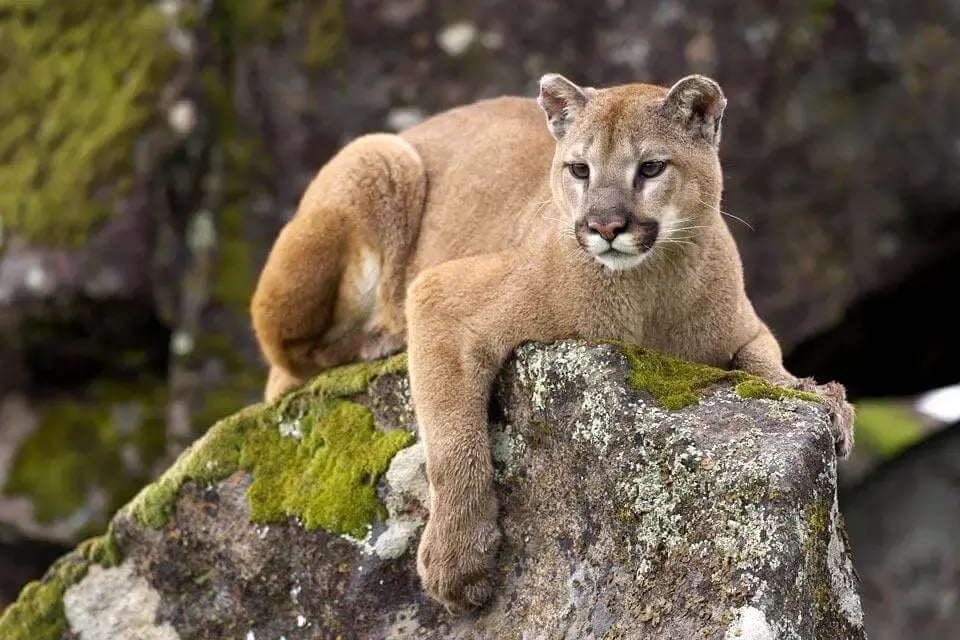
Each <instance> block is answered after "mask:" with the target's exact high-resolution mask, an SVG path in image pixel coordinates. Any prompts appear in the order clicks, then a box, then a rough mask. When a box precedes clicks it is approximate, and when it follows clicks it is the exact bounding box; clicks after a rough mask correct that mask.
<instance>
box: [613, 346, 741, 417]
mask: <svg viewBox="0 0 960 640" xmlns="http://www.w3.org/2000/svg"><path fill="white" fill-rule="evenodd" d="M618 346H619V347H620V348H621V349H622V350H623V353H624V355H626V356H627V360H628V361H629V363H630V374H629V376H628V378H627V381H628V382H629V383H630V386H632V387H633V388H634V389H645V390H646V391H648V392H649V393H650V395H652V396H653V397H654V398H656V399H657V401H658V402H659V403H660V404H662V405H663V406H664V407H665V408H667V409H682V408H683V407H686V406H687V405H690V404H693V403H695V402H696V401H697V400H698V399H699V397H700V393H701V392H702V391H703V390H704V389H706V388H708V387H710V386H712V385H715V384H717V383H718V382H723V381H725V380H736V379H738V377H737V376H738V374H737V373H735V372H732V371H724V370H722V369H716V368H714V367H708V366H706V365H703V364H697V363H693V362H687V361H686V360H680V359H679V358H671V357H669V356H665V355H661V354H659V353H655V352H653V351H650V350H648V349H643V348H641V347H638V346H636V345H632V344H625V343H618Z"/></svg>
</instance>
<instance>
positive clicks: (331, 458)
mask: <svg viewBox="0 0 960 640" xmlns="http://www.w3.org/2000/svg"><path fill="white" fill-rule="evenodd" d="M296 424H297V427H298V428H299V429H301V430H302V432H303V437H302V438H301V439H299V440H297V439H294V438H289V437H286V438H285V437H283V436H281V435H280V432H279V431H278V430H277V429H275V428H274V429H259V430H257V431H255V432H253V433H251V434H250V436H249V437H248V439H247V442H246V443H245V446H244V447H243V453H242V456H241V459H240V465H241V466H242V467H243V468H244V469H248V470H249V471H251V472H252V474H253V478H254V480H253V484H252V485H251V486H250V490H249V494H248V495H249V498H250V507H251V512H252V516H253V519H254V520H256V521H258V522H282V521H284V520H286V519H287V518H288V517H289V516H293V515H296V516H299V517H300V519H301V521H302V522H303V525H304V527H306V528H307V529H315V528H322V529H325V530H327V531H333V532H336V533H348V534H350V535H352V536H354V537H357V538H362V537H364V535H366V528H367V525H368V524H369V523H370V522H371V521H372V520H373V518H374V517H375V516H379V517H381V518H386V510H385V509H384V507H383V506H382V505H381V504H380V502H379V500H378V499H377V479H378V478H379V477H380V475H381V474H383V472H385V471H386V470H387V465H388V464H389V463H390V460H392V459H393V456H394V455H395V454H396V453H397V451H399V450H400V449H402V448H404V447H406V446H409V445H410V444H412V442H413V435H412V434H410V433H409V432H408V431H392V432H390V433H387V434H384V433H382V432H380V431H378V430H377V429H376V428H375V427H374V424H373V414H371V413H370V410H369V409H367V408H366V407H364V406H362V405H359V404H356V403H354V402H347V401H339V402H334V403H333V406H332V407H331V408H330V409H329V410H328V411H326V412H311V413H308V414H306V415H304V417H303V418H301V419H299V420H297V423H296Z"/></svg>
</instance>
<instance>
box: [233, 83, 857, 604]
mask: <svg viewBox="0 0 960 640" xmlns="http://www.w3.org/2000/svg"><path fill="white" fill-rule="evenodd" d="M538 105H539V106H538ZM725 106H726V99H725V97H724V95H723V92H722V90H721V88H720V86H719V85H718V84H717V83H716V82H715V81H713V80H711V79H709V78H705V77H703V76H688V77H686V78H683V79H681V80H680V81H678V82H677V83H676V84H674V85H673V87H671V88H669V89H668V88H665V87H661V86H655V85H649V84H629V85H623V86H615V87H610V88H602V89H595V88H590V87H580V86H577V85H576V84H574V83H573V82H571V81H570V80H568V79H566V78H564V77H563V76H561V75H557V74H549V75H546V76H544V77H543V78H542V79H541V81H540V95H539V98H538V99H537V100H533V99H528V98H520V97H501V98H496V99H489V100H483V101H478V102H475V103H473V104H470V105H466V106H462V107H459V108H455V109H451V110H449V111H446V112H443V113H440V114H437V115H435V116H433V117H431V118H428V119H427V120H425V121H424V122H422V123H420V124H418V125H416V126H413V127H412V128H409V129H407V130H405V131H402V132H400V133H398V134H383V133H378V134H371V135H365V136H362V137H359V138H357V139H355V140H354V141H353V142H351V143H349V144H347V145H346V146H344V147H343V148H342V149H341V150H340V151H339V152H338V153H337V154H336V155H335V156H334V157H333V158H331V159H330V160H329V161H328V162H327V163H326V164H325V165H324V166H323V167H322V168H321V169H320V171H319V172H318V174H317V176H316V177H315V178H314V180H313V181H312V183H311V184H310V185H309V187H308V188H307V190H306V192H305V194H304V195H303V197H302V200H301V202H300V205H299V208H298V211H297V213H296V215H295V216H294V217H293V218H292V219H291V220H290V221H289V222H288V223H287V225H286V226H285V227H284V229H283V230H282V231H281V233H280V234H279V236H278V238H277V239H276V242H275V244H274V246H273V248H272V249H271V252H270V255H269V257H268V259H267V262H266V265H265V266H264V268H263V271H262V273H261V275H260V278H259V282H258V285H257V288H256V292H255V294H254V296H253V300H252V304H251V312H252V319H253V325H254V329H255V332H256V335H257V338H258V341H259V344H260V345H261V348H262V351H263V353H264V356H265V357H266V358H267V360H268V361H269V362H270V364H271V370H270V375H269V378H268V382H267V388H266V398H267V399H268V400H270V399H273V398H275V397H277V396H278V395H280V394H282V393H283V392H284V391H286V390H287V389H289V388H291V387H293V386H295V385H298V384H300V383H301V382H302V381H303V380H305V379H306V378H308V377H310V376H312V375H314V374H316V373H317V372H319V371H320V370H322V369H325V368H327V367H331V366H334V365H338V364H342V363H346V362H349V361H353V360H357V359H368V358H376V357H380V356H382V355H385V354H388V353H391V352H394V351H397V350H400V349H402V348H403V347H404V346H406V347H407V350H408V354H409V373H410V382H411V390H412V396H413V402H414V409H415V412H416V416H417V422H418V424H419V428H420V435H421V437H422V438H423V440H424V441H425V443H426V448H427V475H428V477H429V481H430V489H431V491H430V516H429V519H428V522H427V525H426V528H425V530H424V532H423V535H422V537H421V540H420V546H419V550H418V553H417V568H418V572H419V574H420V577H421V580H422V583H423V586H424V588H425V589H426V591H427V592H428V593H429V594H431V595H432V596H433V597H434V598H436V599H437V600H439V601H440V602H442V603H444V604H445V605H447V607H449V608H450V609H464V608H469V607H474V606H479V605H481V604H483V603H484V602H485V601H486V600H488V598H489V597H490V596H491V594H492V591H493V587H494V583H493V568H494V564H495V555H496V551H497V547H498V545H499V540H500V532H499V528H498V526H497V497H496V495H495V492H494V485H493V474H492V464H491V458H490V446H489V440H488V435H487V400H488V396H489V393H490V387H491V385H492V383H493V381H494V378H495V376H496V375H497V373H498V370H499V368H500V365H501V364H502V362H503V361H504V360H505V358H506V357H507V356H508V355H509V354H510V352H511V351H512V350H513V349H514V348H515V347H517V346H518V345H520V344H521V342H525V341H552V340H557V339H562V338H571V337H579V338H584V339H588V340H605V339H616V340H623V341H628V342H632V343H636V344H639V345H643V346H645V347H648V348H650V349H653V350H656V351H659V352H662V353H665V354H670V355H673V356H677V357H680V358H685V359H687V360H691V361H697V362H702V363H706V364H710V365H714V366H718V367H724V368H732V369H740V370H743V371H746V372H748V373H752V374H755V375H758V376H761V377H763V378H765V379H766V380H769V381H770V382H772V383H774V384H777V385H782V386H787V387H792V388H797V389H804V390H812V391H815V392H817V393H819V394H820V395H821V396H822V397H823V398H824V401H825V402H826V403H827V405H828V407H829V410H830V412H831V417H832V423H833V428H834V434H835V439H836V446H837V452H838V454H839V455H840V456H846V455H847V454H848V453H849V451H850V448H851V447H852V445H853V430H852V424H853V408H852V407H851V405H850V404H848V403H847V402H846V397H845V396H846V394H845V390H844V388H843V386H841V385H840V384H838V383H836V382H830V383H828V384H824V385H818V384H817V383H816V381H814V380H812V379H810V378H806V379H798V378H796V377H795V376H793V375H791V374H790V373H789V372H788V371H787V370H786V369H785V368H784V366H783V363H782V355H781V351H780V346H779V344H778V342H777V340H776V338H775V337H774V336H773V335H772V333H771V332H770V330H769V329H768V327H767V326H766V325H765V324H764V322H763V321H762V320H761V319H760V318H759V317H758V316H757V314H756V312H755V311H754V308H753V305H752V304H751V302H750V300H749V299H748V298H747V295H746V292H745V288H744V280H743V270H742V265H741V261H740V256H739V253H738V251H737V247H736V244H735V242H734V239H733V237H732V236H731V234H730V231H729V229H728V227H727V224H726V222H725V220H724V218H723V217H722V216H721V212H720V199H721V191H722V174H721V170H720V162H719V159H718V153H717V149H718V146H719V143H720V130H721V127H720V121H721V117H722V115H723V112H724V108H725ZM544 115H545V116H546V122H545V123H544ZM544 125H546V126H544Z"/></svg>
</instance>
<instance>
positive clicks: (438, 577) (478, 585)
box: [417, 511, 500, 613]
mask: <svg viewBox="0 0 960 640" xmlns="http://www.w3.org/2000/svg"><path fill="white" fill-rule="evenodd" d="M436 515H439V516H440V517H436V516H435V515H434V514H431V517H430V520H429V521H428V522H427V527H426V529H425V530H424V532H423V537H422V538H421V539H420V548H419V550H418V552H417V573H419V574H420V580H421V581H422V583H423V588H424V590H425V591H426V592H427V593H428V594H430V596H432V597H433V598H434V599H436V600H437V601H439V602H440V603H442V604H443V605H444V606H445V607H446V608H447V609H448V610H449V611H451V612H454V613H458V612H461V611H463V610H466V609H471V608H474V607H479V606H481V605H483V604H484V603H486V602H487V600H489V599H490V596H491V595H492V594H493V569H494V567H495V564H496V554H497V547H499V545H500V529H499V528H498V527H497V522H496V518H492V519H480V520H477V521H475V522H472V523H471V524H470V525H455V524H453V520H451V519H449V518H446V517H443V516H444V515H446V514H443V513H442V511H441V512H440V513H439V514H436Z"/></svg>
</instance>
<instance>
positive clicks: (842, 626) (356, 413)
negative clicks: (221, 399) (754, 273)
mask: <svg viewBox="0 0 960 640" xmlns="http://www.w3.org/2000/svg"><path fill="white" fill-rule="evenodd" d="M403 365H404V360H403V358H402V357H399V358H395V359H393V360H389V361H385V362H381V363H370V364H364V365H355V366H352V367H347V368H344V369H339V370H334V371H332V372H330V373H328V374H325V375H324V376H321V377H320V378H318V379H317V380H316V381H314V382H312V383H310V384H309V385H308V386H307V387H306V388H305V389H304V390H301V391H297V392H294V393H292V394H291V395H288V396H286V397H285V398H283V399H281V400H280V401H279V402H278V403H277V404H274V405H272V406H263V405H256V406H253V407H250V408H248V409H246V410H245V411H243V412H241V413H239V414H237V415H235V416H233V417H231V418H228V419H226V420H224V421H221V422H220V423H218V424H217V425H215V426H214V427H212V428H211V429H210V431H209V432H208V433H207V434H206V435H205V436H204V437H203V438H201V439H200V440H199V441H197V442H196V443H195V444H194V445H193V446H192V447H191V448H190V449H189V450H188V451H187V452H185V454H184V455H183V456H182V457H181V458H180V460H179V461H178V462H177V464H176V465H175V466H174V467H172V468H171V469H170V470H168V471H167V472H166V473H165V474H164V475H163V476H162V477H161V478H160V480H159V481H158V482H157V483H155V484H153V485H151V486H149V487H147V488H146V489H144V490H143V491H142V492H141V493H140V494H139V495H138V496H137V498H135V499H134V500H133V501H132V502H131V503H130V504H129V505H128V506H127V507H125V508H124V509H123V510H122V511H121V512H120V513H119V514H118V515H117V517H116V518H115V519H114V521H113V523H112V526H111V528H110V530H109V531H108V533H107V534H106V535H105V536H103V537H101V538H99V539H96V540H93V541H91V542H88V543H86V544H84V545H83V546H81V547H80V548H79V549H78V550H77V551H75V552H73V553H71V554H70V555H68V556H67V557H65V558H64V559H62V560H61V561H60V562H59V563H58V564H56V565H55V566H54V567H53V568H52V569H51V571H50V572H49V573H48V574H47V576H46V577H45V578H44V580H43V581H42V582H40V583H38V584H33V585H30V586H28V587H27V588H26V589H25V590H24V592H23V593H22V594H21V598H20V600H19V602H18V603H17V604H15V605H13V606H11V607H10V608H9V609H8V610H7V612H6V613H5V615H4V617H3V618H0V636H2V637H4V638H11V639H13V640H20V639H22V638H30V639H31V640H43V639H45V638H65V637H77V636H79V637H81V638H84V639H85V640H86V639H90V638H115V637H130V638H133V637H136V638H163V639H168V638H171V639H172V638H178V637H180V638H226V637H230V638H278V637H285V638H288V639H289V640H294V639H299V638H409V637H423V638H491V639H494V638H496V639H500V638H520V637H522V638H558V637H563V638H571V639H573V638H577V639H581V638H584V639H585V638H677V639H684V640H686V639H689V638H710V639H715V638H723V639H725V640H732V639H735V638H742V639H748V638H751V639H756V640H761V639H772V638H804V639H808V638H811V639H812V638H822V639H824V640H826V639H830V640H844V639H848V638H863V637H864V631H863V616H862V613H861V609H860V600H859V596H858V594H857V580H856V578H855V574H854V571H853V567H852V565H851V562H850V553H849V549H848V547H847V543H846V538H845V534H844V531H843V526H842V521H841V518H840V516H839V515H838V511H837V496H836V486H835V479H836V469H835V462H836V461H835V457H834V450H833V438H832V436H831V433H830V428H829V426H828V420H827V416H826V414H825V409H824V407H823V406H822V405H820V404H819V403H818V402H816V401H815V400H810V399H806V398H798V397H795V396H796V394H795V393H792V392H787V391H785V390H778V389H775V388H772V387H769V386H767V385H765V384H763V383H760V382H759V381H757V380H754V379H748V378H746V377H744V376H739V375H736V374H730V373H728V372H722V371H719V370H715V369H709V368H706V367H702V366H699V365H691V364H688V363H683V362H680V361H675V360H672V359H667V358H662V357H659V356H657V355H655V354H652V353H648V352H644V351H642V350H640V349H638V348H635V347H628V346H616V345H599V346H588V345H585V344H582V343H578V342H560V343H556V344H553V345H549V346H545V345H527V346H524V347H523V348H521V349H520V350H519V352H518V355H517V357H516V358H515V359H514V360H512V361H511V362H510V363H508V365H507V366H506V367H505V370H504V372H503V375H502V377H501V380H500V381H499V383H498V386H497V389H496V392H495V394H494V399H493V402H492V403H491V404H492V407H493V409H492V426H491V437H492V443H493V445H492V448H493V455H494V459H495V462H496V478H497V491H498V494H499V496H500V499H501V503H502V512H501V518H500V521H501V524H502V526H503V529H504V533H505V542H504V545H503V549H502V552H501V554H500V558H499V565H498V566H499V575H498V580H499V582H500V584H501V587H500V589H499V591H498V594H497V597H496V599H495V601H494V602H493V603H492V604H491V605H490V606H489V607H488V608H486V609H485V610H483V611H482V612H480V613H479V615H465V616H459V617H458V616H453V615H450V614H448V613H447V612H446V611H445V610H444V609H443V608H441V607H440V606H438V605H436V604H435V603H434V602H433V601H431V600H430V599H429V598H427V597H426V596H425V595H424V594H423V593H422V591H421V589H420V585H419V581H418V579H417V576H416V573H415V562H414V550H415V546H416V544H417V539H418V535H419V532H420V530H421V527H422V525H423V522H424V518H425V517H426V515H427V511H426V508H425V501H426V498H427V487H426V482H425V478H424V475H423V463H424V457H423V456H424V452H423V447H422V445H421V444H419V443H415V442H414V437H413V436H412V435H411V433H410V431H411V430H412V429H413V428H414V416H413V415H412V413H411V407H410V401H409V392H408V384H407V380H406V377H405V376H404V375H402V368H403ZM665 407H671V408H670V409H667V408H665ZM71 633H72V634H76V635H70V634H71Z"/></svg>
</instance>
